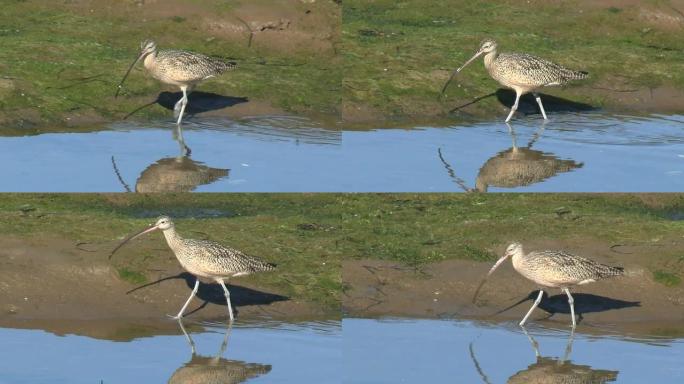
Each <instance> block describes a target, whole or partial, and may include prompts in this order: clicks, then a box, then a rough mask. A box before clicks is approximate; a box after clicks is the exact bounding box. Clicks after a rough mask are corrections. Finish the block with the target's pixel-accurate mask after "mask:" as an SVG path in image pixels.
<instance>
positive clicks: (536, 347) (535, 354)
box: [520, 325, 541, 358]
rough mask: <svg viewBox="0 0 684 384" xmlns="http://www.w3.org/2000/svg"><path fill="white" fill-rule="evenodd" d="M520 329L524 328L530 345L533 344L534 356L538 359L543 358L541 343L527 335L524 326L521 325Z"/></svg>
mask: <svg viewBox="0 0 684 384" xmlns="http://www.w3.org/2000/svg"><path fill="white" fill-rule="evenodd" d="M520 328H522V330H523V332H524V333H525V336H527V340H529V341H530V344H532V348H533V349H534V356H535V357H537V358H540V357H541V353H539V343H537V340H535V339H534V337H532V335H530V334H529V333H527V328H525V326H524V325H521V326H520Z"/></svg>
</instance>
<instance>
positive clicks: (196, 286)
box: [173, 279, 199, 320]
mask: <svg viewBox="0 0 684 384" xmlns="http://www.w3.org/2000/svg"><path fill="white" fill-rule="evenodd" d="M198 289H199V279H197V280H195V288H193V289H192V293H191V294H190V297H188V301H186V302H185V304H183V308H181V310H180V312H178V314H177V315H176V316H173V318H174V319H176V320H179V319H180V318H181V317H183V312H185V309H186V308H187V307H188V305H189V304H190V301H192V298H193V297H195V294H196V293H197V290H198Z"/></svg>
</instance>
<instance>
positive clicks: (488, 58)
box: [484, 50, 499, 69]
mask: <svg viewBox="0 0 684 384" xmlns="http://www.w3.org/2000/svg"><path fill="white" fill-rule="evenodd" d="M497 56H499V53H498V52H496V50H493V51H491V52H489V53H487V54H486V55H485V56H484V65H485V68H487V69H490V68H491V67H492V64H494V60H496V57H497Z"/></svg>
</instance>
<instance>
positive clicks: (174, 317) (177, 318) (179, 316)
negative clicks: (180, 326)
mask: <svg viewBox="0 0 684 384" xmlns="http://www.w3.org/2000/svg"><path fill="white" fill-rule="evenodd" d="M166 316H167V317H170V318H172V319H174V320H180V319H182V318H183V316H182V315H176V316H173V315H168V314H167V315H166Z"/></svg>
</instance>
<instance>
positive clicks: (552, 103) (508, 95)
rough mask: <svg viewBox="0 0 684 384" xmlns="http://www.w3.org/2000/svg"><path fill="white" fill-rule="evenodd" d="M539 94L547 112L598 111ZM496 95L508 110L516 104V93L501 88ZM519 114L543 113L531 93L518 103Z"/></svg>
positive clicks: (580, 104)
mask: <svg viewBox="0 0 684 384" xmlns="http://www.w3.org/2000/svg"><path fill="white" fill-rule="evenodd" d="M537 94H538V95H539V97H541V100H542V103H543V104H544V109H545V110H546V112H583V111H595V110H597V109H598V108H597V107H595V106H593V105H591V104H586V103H580V102H577V101H572V100H568V99H564V98H562V97H558V96H552V95H547V94H545V93H540V92H537ZM495 95H496V98H497V100H499V103H501V104H502V105H504V106H506V107H508V108H510V107H511V106H512V105H513V103H515V92H514V91H512V90H510V89H506V88H499V89H497V90H496V92H495ZM518 112H522V113H523V114H525V115H530V114H540V113H541V112H540V111H539V106H538V105H537V101H536V100H535V99H534V96H533V95H532V94H531V93H528V94H525V95H523V96H521V97H520V102H519V103H518Z"/></svg>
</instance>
